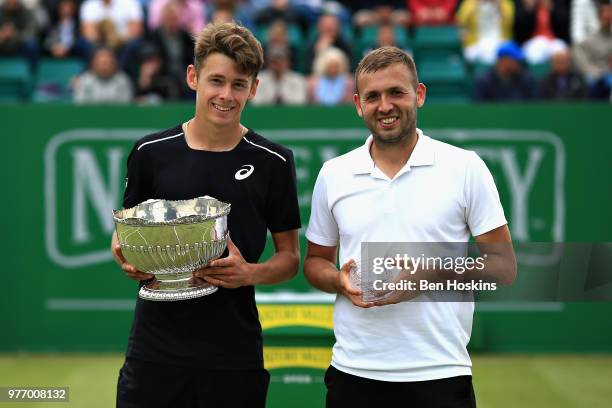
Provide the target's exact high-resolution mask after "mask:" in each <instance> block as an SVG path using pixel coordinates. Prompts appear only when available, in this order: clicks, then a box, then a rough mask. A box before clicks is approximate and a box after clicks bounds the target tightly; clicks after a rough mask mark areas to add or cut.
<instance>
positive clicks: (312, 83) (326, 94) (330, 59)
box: [308, 47, 355, 106]
mask: <svg viewBox="0 0 612 408" xmlns="http://www.w3.org/2000/svg"><path fill="white" fill-rule="evenodd" d="M348 67H349V63H348V58H347V56H346V55H345V54H344V52H342V50H340V49H338V48H334V47H331V48H327V49H325V50H323V51H321V53H319V54H318V55H317V58H316V59H315V62H314V66H313V71H314V74H313V75H312V76H311V77H310V78H309V83H308V89H309V95H310V101H311V102H313V103H315V104H319V105H330V106H331V105H339V104H343V103H350V102H352V100H353V95H354V93H355V89H354V88H355V85H354V80H353V78H352V76H351V75H350V73H349V71H348Z"/></svg>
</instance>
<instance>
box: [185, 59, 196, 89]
mask: <svg viewBox="0 0 612 408" xmlns="http://www.w3.org/2000/svg"><path fill="white" fill-rule="evenodd" d="M185 81H186V82H187V86H188V87H189V89H191V90H192V91H195V90H196V89H197V87H198V73H197V72H196V69H195V66H194V65H193V64H189V66H188V67H187V74H186V75H185Z"/></svg>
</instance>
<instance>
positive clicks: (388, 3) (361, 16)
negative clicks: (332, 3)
mask: <svg viewBox="0 0 612 408" xmlns="http://www.w3.org/2000/svg"><path fill="white" fill-rule="evenodd" d="M342 3H343V4H344V5H345V6H346V7H348V8H349V9H350V10H351V11H352V12H353V24H354V25H355V27H357V28H358V29H361V28H363V27H367V26H378V25H392V26H400V27H408V25H409V24H410V13H409V12H408V10H406V3H405V2H404V0H374V1H371V0H360V1H348V0H345V1H342Z"/></svg>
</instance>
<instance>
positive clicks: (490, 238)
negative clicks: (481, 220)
mask: <svg viewBox="0 0 612 408" xmlns="http://www.w3.org/2000/svg"><path fill="white" fill-rule="evenodd" d="M474 240H475V241H476V244H477V245H478V248H479V249H480V253H481V254H483V255H484V254H486V255H487V258H486V260H485V262H484V264H485V267H484V269H483V271H482V272H481V273H482V274H483V278H484V279H486V280H490V281H493V282H496V283H498V284H500V285H511V284H512V282H514V279H516V256H515V255H514V248H513V247H512V238H511V237H510V230H509V229H508V225H502V226H501V227H498V228H495V229H494V230H491V231H489V232H485V233H484V234H482V235H478V236H477V237H474ZM466 278H469V275H468V276H466Z"/></svg>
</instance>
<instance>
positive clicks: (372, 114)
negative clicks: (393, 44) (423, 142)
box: [354, 63, 426, 144]
mask: <svg viewBox="0 0 612 408" xmlns="http://www.w3.org/2000/svg"><path fill="white" fill-rule="evenodd" d="M413 83H414V79H413V78H412V75H411V74H410V71H409V70H408V68H407V67H406V66H405V65H404V64H401V63H395V64H391V65H389V66H388V67H385V68H382V69H379V70H377V71H373V72H363V73H361V74H360V75H359V77H358V78H357V87H358V91H359V93H358V94H356V95H355V96H354V102H355V107H356V108H357V113H358V114H359V116H361V117H362V118H363V120H364V122H365V125H366V126H367V128H368V129H369V130H370V132H372V136H373V137H374V140H375V141H376V142H379V143H385V144H393V143H402V142H405V141H406V140H407V139H409V138H410V136H411V135H413V134H414V133H415V131H416V117H417V109H418V108H420V107H421V106H423V104H424V103H425V91H426V90H425V85H423V84H421V83H419V84H418V85H417V86H416V89H415V87H414V85H413Z"/></svg>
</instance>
